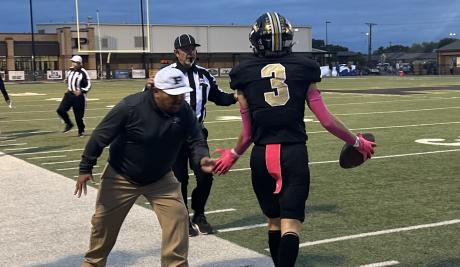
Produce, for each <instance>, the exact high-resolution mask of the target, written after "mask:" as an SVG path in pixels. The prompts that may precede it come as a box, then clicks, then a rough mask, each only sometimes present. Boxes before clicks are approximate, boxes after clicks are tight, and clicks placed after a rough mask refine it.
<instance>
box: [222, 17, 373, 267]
mask: <svg viewBox="0 0 460 267" xmlns="http://www.w3.org/2000/svg"><path fill="white" fill-rule="evenodd" d="M293 36H294V33H293V30H292V26H291V24H290V23H289V22H288V21H287V19H286V18H285V17H283V16H281V15H280V14H278V13H276V12H269V13H265V14H263V15H262V16H260V17H259V18H258V19H257V21H256V23H255V24H254V25H253V26H252V30H251V32H250V34H249V40H250V42H251V45H252V47H253V51H254V55H255V57H253V58H251V59H249V60H247V61H245V62H242V63H241V64H239V65H238V66H236V67H235V68H233V69H232V71H231V72H230V80H231V81H230V87H231V88H232V89H234V90H237V94H238V101H239V103H240V113H241V117H242V120H243V127H242V132H241V134H240V138H239V139H238V141H237V145H236V147H235V148H233V149H218V152H220V153H221V157H220V158H219V160H218V161H217V163H216V166H215V168H214V172H215V173H217V174H219V175H221V174H225V173H226V172H227V171H228V170H229V169H230V168H231V166H233V164H234V163H235V162H236V161H237V159H238V157H239V156H240V155H241V154H242V153H244V151H245V150H246V149H247V148H248V147H249V145H250V143H251V142H253V143H254V147H253V149H252V153H251V157H250V167H251V176H252V185H253V189H254V192H255V194H256V196H257V200H258V202H259V205H260V208H261V209H262V211H263V213H264V214H265V216H267V217H268V243H269V248H270V254H271V257H272V259H273V262H274V264H275V266H294V265H295V262H296V259H297V255H298V250H299V231H300V228H301V224H302V222H303V221H304V219H305V202H306V200H307V197H308V193H309V184H310V172H309V168H308V153H307V147H306V141H307V134H306V131H305V123H304V111H305V101H306V102H307V104H308V107H309V108H310V109H311V110H312V112H313V113H314V114H315V116H316V117H317V118H318V120H319V121H320V122H321V124H322V125H323V126H324V127H325V128H326V129H327V130H328V131H329V132H331V133H332V134H334V135H335V136H337V137H338V138H340V139H342V140H344V141H345V142H347V143H349V144H353V145H354V146H355V147H356V148H357V149H358V151H360V152H361V153H362V154H363V157H364V158H365V159H368V158H370V157H371V156H372V154H373V153H374V146H375V143H373V142H370V141H367V140H365V139H364V138H362V137H361V135H360V134H358V135H355V134H353V133H352V132H350V131H349V130H348V128H347V127H346V126H345V125H344V124H343V123H342V122H341V121H340V120H338V119H337V118H336V117H334V116H333V115H332V114H330V113H329V111H328V109H327V108H326V106H325V104H324V102H323V100H322V98H321V94H320V91H319V89H318V87H317V83H319V82H320V81H321V77H320V74H321V71H320V68H319V66H318V65H317V64H316V63H315V62H314V61H312V60H310V59H307V58H305V57H303V56H299V55H294V54H292V53H291V52H292V46H293V45H294V43H293Z"/></svg>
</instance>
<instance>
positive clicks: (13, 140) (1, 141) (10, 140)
mask: <svg viewBox="0 0 460 267" xmlns="http://www.w3.org/2000/svg"><path fill="white" fill-rule="evenodd" d="M16 141H17V140H16V139H8V140H0V143H6V142H16Z"/></svg>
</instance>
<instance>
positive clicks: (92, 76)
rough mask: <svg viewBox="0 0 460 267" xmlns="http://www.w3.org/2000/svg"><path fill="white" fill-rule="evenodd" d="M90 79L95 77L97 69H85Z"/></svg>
mask: <svg viewBox="0 0 460 267" xmlns="http://www.w3.org/2000/svg"><path fill="white" fill-rule="evenodd" d="M86 71H87V72H88V75H89V78H90V79H91V80H96V79H97V70H86Z"/></svg>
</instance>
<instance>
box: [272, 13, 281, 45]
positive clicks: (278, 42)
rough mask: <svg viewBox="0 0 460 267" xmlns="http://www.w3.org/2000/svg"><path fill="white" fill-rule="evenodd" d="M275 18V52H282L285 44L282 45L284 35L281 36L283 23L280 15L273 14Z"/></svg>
mask: <svg viewBox="0 0 460 267" xmlns="http://www.w3.org/2000/svg"><path fill="white" fill-rule="evenodd" d="M273 17H274V19H275V20H274V21H275V23H274V26H275V27H274V28H275V44H276V45H275V51H281V50H282V47H283V44H282V39H283V38H282V34H281V21H280V17H279V16H278V13H276V12H273Z"/></svg>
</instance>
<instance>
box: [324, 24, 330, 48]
mask: <svg viewBox="0 0 460 267" xmlns="http://www.w3.org/2000/svg"><path fill="white" fill-rule="evenodd" d="M329 23H331V22H330V21H328V20H326V44H325V45H326V51H327V44H328V42H327V24H329Z"/></svg>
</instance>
